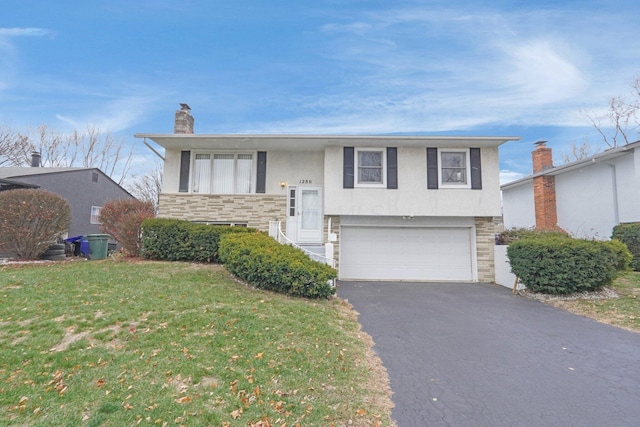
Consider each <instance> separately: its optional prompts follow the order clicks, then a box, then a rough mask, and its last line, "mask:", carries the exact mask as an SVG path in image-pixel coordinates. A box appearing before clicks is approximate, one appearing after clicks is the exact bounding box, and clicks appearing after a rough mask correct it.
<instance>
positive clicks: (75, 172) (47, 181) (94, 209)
mask: <svg viewBox="0 0 640 427" xmlns="http://www.w3.org/2000/svg"><path fill="white" fill-rule="evenodd" d="M0 180H1V181H4V182H9V183H19V184H21V185H22V186H23V187H24V186H31V187H39V188H40V189H41V190H46V191H50V192H52V193H56V194H58V195H60V196H62V197H64V198H65V199H66V200H67V202H68V203H69V207H70V208H71V227H70V228H69V237H72V236H78V235H86V234H92V233H100V232H101V231H100V223H99V221H98V217H99V215H100V210H101V209H102V206H103V205H104V203H105V202H107V201H109V200H115V199H133V198H134V197H133V196H132V195H131V194H130V193H129V192H127V191H126V190H125V189H124V188H122V187H121V186H119V185H118V184H116V183H115V182H114V181H113V180H112V179H111V178H109V177H108V176H107V175H105V174H104V173H103V172H102V171H101V170H100V169H97V168H43V167H37V166H36V167H8V168H5V167H0ZM1 181H0V182H1Z"/></svg>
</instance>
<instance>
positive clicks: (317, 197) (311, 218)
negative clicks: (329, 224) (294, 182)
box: [287, 187, 322, 243]
mask: <svg viewBox="0 0 640 427" xmlns="http://www.w3.org/2000/svg"><path fill="white" fill-rule="evenodd" d="M292 190H293V192H292ZM289 195H290V200H289V203H290V204H289V216H287V237H289V238H290V239H291V240H293V241H294V242H296V243H320V242H322V188H321V187H297V188H293V187H290V188H289ZM292 196H293V197H292ZM292 199H293V200H292ZM291 205H294V206H291ZM294 227H295V229H294ZM294 233H295V236H294V235H293V234H294Z"/></svg>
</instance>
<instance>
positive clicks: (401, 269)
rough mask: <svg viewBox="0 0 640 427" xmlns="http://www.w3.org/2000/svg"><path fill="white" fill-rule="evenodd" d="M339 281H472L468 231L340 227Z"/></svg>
mask: <svg viewBox="0 0 640 427" xmlns="http://www.w3.org/2000/svg"><path fill="white" fill-rule="evenodd" d="M341 233H342V235H341V242H340V253H341V258H340V278H342V279H364V280H433V281H436V280H472V279H473V273H472V258H471V233H470V228H463V227H457V228H454V227H451V228H433V227H432V228H421V227H416V228H412V227H354V226H351V227H348V226H344V227H342V231H341Z"/></svg>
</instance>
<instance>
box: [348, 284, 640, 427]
mask: <svg viewBox="0 0 640 427" xmlns="http://www.w3.org/2000/svg"><path fill="white" fill-rule="evenodd" d="M338 296H340V297H342V298H345V299H347V300H349V302H350V303H351V304H353V306H354V307H355V309H356V310H357V311H358V312H359V313H360V317H359V320H360V323H361V324H362V326H363V329H364V330H365V331H366V332H367V333H368V334H369V335H371V336H372V338H373V340H374V341H375V343H376V346H375V348H374V349H375V351H376V352H377V353H378V355H379V356H380V358H381V359H382V362H383V364H384V366H385V367H386V368H387V371H388V373H389V378H390V382H391V388H392V390H393V391H394V395H393V401H394V403H395V408H394V410H393V413H392V415H393V418H394V419H395V420H396V421H397V423H398V426H399V427H422V426H492V427H496V426H562V427H569V426H581V427H585V426H638V425H640V334H637V333H633V332H628V331H624V330H620V329H617V328H614V327H610V326H607V325H603V324H600V323H597V322H594V321H591V320H589V319H586V318H583V317H580V316H575V315H572V314H569V313H566V312H564V311H561V310H557V309H555V308H553V307H550V306H547V305H545V304H543V303H540V302H536V301H532V300H528V299H526V298H523V297H518V296H515V295H513V294H512V293H511V291H510V290H509V289H507V288H503V287H500V286H493V285H482V284H458V283H447V284H428V283H389V282H385V283H381V282H366V283H365V282H343V283H340V284H339V287H338ZM639 315H640V314H639Z"/></svg>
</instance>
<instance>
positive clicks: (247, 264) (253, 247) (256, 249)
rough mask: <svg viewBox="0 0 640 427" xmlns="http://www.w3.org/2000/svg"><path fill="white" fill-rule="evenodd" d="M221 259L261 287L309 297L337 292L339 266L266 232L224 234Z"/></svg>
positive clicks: (233, 272)
mask: <svg viewBox="0 0 640 427" xmlns="http://www.w3.org/2000/svg"><path fill="white" fill-rule="evenodd" d="M220 259H221V261H222V262H223V263H224V264H225V267H226V268H227V270H229V272H231V273H232V274H234V275H235V276H237V277H239V278H241V279H242V280H244V281H246V282H247V283H249V284H251V285H253V286H255V287H257V288H261V289H266V290H270V291H275V292H279V293H283V294H286V295H291V296H296V297H305V298H328V297H329V296H331V295H333V294H334V293H335V287H334V286H333V285H332V283H331V281H332V280H333V279H335V278H336V277H337V273H336V270H335V269H333V268H331V267H329V266H328V265H326V264H322V263H320V262H317V261H313V260H312V259H310V258H309V257H308V256H307V255H306V254H304V253H303V252H302V251H301V250H299V249H296V248H294V247H292V246H289V245H281V244H280V243H278V242H277V241H275V240H273V239H272V238H271V237H269V236H267V235H266V234H264V233H259V232H258V233H245V234H225V235H223V236H222V237H221V239H220Z"/></svg>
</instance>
